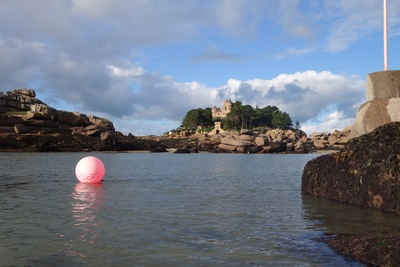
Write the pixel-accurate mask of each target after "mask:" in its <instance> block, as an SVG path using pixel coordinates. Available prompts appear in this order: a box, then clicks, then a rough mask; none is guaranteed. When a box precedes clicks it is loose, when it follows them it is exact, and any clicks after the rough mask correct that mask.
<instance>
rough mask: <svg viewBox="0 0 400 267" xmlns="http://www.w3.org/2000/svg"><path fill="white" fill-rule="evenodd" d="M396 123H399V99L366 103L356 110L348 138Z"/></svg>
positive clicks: (385, 99)
mask: <svg viewBox="0 0 400 267" xmlns="http://www.w3.org/2000/svg"><path fill="white" fill-rule="evenodd" d="M396 121H400V98H383V99H375V100H371V101H368V102H366V103H364V104H362V105H361V106H360V107H359V108H358V112H357V117H356V120H355V121H354V124H353V128H352V130H351V134H350V138H354V137H357V136H360V135H363V134H365V133H369V132H371V131H373V130H374V129H376V128H378V127H380V126H382V125H385V124H387V123H390V122H396Z"/></svg>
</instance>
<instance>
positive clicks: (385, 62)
mask: <svg viewBox="0 0 400 267" xmlns="http://www.w3.org/2000/svg"><path fill="white" fill-rule="evenodd" d="M386 7H387V3H386V0H383V66H384V69H385V70H388V29H387V8H386Z"/></svg>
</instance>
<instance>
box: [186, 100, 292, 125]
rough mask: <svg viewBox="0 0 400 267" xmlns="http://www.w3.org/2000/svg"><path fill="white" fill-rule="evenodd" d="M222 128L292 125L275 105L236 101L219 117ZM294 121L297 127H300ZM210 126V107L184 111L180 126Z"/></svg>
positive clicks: (286, 114)
mask: <svg viewBox="0 0 400 267" xmlns="http://www.w3.org/2000/svg"><path fill="white" fill-rule="evenodd" d="M221 121H222V124H223V127H224V129H227V130H240V129H254V128H258V127H267V128H285V127H291V126H293V123H292V119H291V118H290V116H289V114H288V113H286V112H282V111H280V110H279V109H278V108H277V107H276V106H266V107H264V108H259V107H258V106H257V107H256V108H253V107H252V106H250V105H243V104H242V102H240V101H236V102H235V103H234V104H233V106H232V110H231V112H230V113H229V114H228V115H227V116H226V117H225V118H222V119H221ZM297 123H298V122H297ZM297 123H296V126H297V127H300V125H299V124H297ZM200 125H201V126H203V127H211V126H213V125H214V122H213V118H212V114H211V108H206V109H201V108H198V109H191V110H189V111H188V112H187V113H186V116H185V118H184V119H183V121H182V125H181V127H182V128H185V129H196V128H197V126H200Z"/></svg>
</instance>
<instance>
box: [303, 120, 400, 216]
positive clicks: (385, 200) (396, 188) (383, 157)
mask: <svg viewBox="0 0 400 267" xmlns="http://www.w3.org/2000/svg"><path fill="white" fill-rule="evenodd" d="M302 192H303V193H305V194H310V195H314V196H318V197H323V198H329V199H334V200H338V201H341V202H346V203H352V204H357V205H361V206H365V207H371V208H377V209H380V210H384V211H389V212H394V213H397V214H400V123H399V122H393V123H390V124H386V125H384V126H381V127H379V128H377V129H375V130H374V131H372V132H370V133H369V134H366V135H362V136H360V137H358V138H354V139H352V140H350V141H349V142H348V144H347V145H346V147H345V148H344V149H343V150H341V151H340V152H337V153H334V154H329V155H323V156H320V157H318V158H315V159H313V160H311V161H310V162H308V163H307V164H306V166H305V168H304V172H303V176H302Z"/></svg>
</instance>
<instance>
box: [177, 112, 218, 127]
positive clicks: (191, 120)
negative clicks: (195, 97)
mask: <svg viewBox="0 0 400 267" xmlns="http://www.w3.org/2000/svg"><path fill="white" fill-rule="evenodd" d="M213 124H214V123H213V120H212V114H211V108H206V109H201V108H197V109H191V110H189V111H188V112H187V113H186V115H185V117H184V118H183V121H182V124H181V127H182V128H185V129H196V128H197V126H203V127H209V126H212V125H213Z"/></svg>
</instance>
